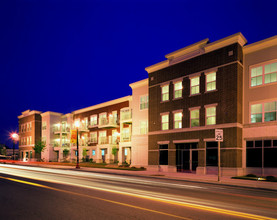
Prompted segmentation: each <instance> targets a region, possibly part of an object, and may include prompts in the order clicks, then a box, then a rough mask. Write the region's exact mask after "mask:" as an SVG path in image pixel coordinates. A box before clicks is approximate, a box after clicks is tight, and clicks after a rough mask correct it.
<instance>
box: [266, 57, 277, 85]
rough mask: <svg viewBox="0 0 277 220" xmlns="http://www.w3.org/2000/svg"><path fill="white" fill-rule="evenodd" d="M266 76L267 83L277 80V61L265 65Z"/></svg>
mask: <svg viewBox="0 0 277 220" xmlns="http://www.w3.org/2000/svg"><path fill="white" fill-rule="evenodd" d="M264 68H265V70H264V73H265V78H264V82H265V83H272V82H276V81H277V78H276V75H277V62H276V63H271V64H267V65H265V67H264Z"/></svg>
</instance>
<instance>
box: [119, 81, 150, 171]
mask: <svg viewBox="0 0 277 220" xmlns="http://www.w3.org/2000/svg"><path fill="white" fill-rule="evenodd" d="M130 87H131V88H132V105H131V108H132V112H131V114H130V117H129V118H130V119H131V120H132V141H131V146H132V164H131V166H135V167H147V165H148V105H149V103H148V79H144V80H141V81H138V82H135V83H132V84H130ZM121 118H122V116H121ZM127 122H128V121H127Z"/></svg>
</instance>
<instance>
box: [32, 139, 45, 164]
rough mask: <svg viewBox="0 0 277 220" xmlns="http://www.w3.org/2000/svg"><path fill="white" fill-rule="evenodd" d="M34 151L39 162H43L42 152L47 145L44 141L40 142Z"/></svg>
mask: <svg viewBox="0 0 277 220" xmlns="http://www.w3.org/2000/svg"><path fill="white" fill-rule="evenodd" d="M33 149H34V151H35V153H36V158H37V161H41V152H43V151H44V149H45V143H44V142H43V141H38V142H37V143H36V144H35V146H34V147H33Z"/></svg>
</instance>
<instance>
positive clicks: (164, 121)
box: [162, 114, 169, 130]
mask: <svg viewBox="0 0 277 220" xmlns="http://www.w3.org/2000/svg"><path fill="white" fill-rule="evenodd" d="M168 122H169V117H168V114H166V115H162V130H168Z"/></svg>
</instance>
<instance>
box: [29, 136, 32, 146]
mask: <svg viewBox="0 0 277 220" xmlns="http://www.w3.org/2000/svg"><path fill="white" fill-rule="evenodd" d="M29 142H30V144H32V136H30V137H29Z"/></svg>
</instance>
